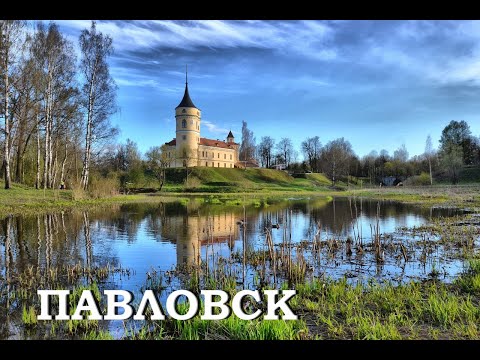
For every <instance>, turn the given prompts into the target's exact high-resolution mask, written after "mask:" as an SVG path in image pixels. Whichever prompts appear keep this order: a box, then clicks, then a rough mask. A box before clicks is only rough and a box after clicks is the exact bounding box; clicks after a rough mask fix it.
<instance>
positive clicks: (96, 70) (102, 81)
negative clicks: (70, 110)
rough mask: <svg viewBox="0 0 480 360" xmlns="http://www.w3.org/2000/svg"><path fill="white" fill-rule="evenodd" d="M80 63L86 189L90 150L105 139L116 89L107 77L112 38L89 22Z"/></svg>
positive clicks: (113, 106) (82, 43) (83, 172)
mask: <svg viewBox="0 0 480 360" xmlns="http://www.w3.org/2000/svg"><path fill="white" fill-rule="evenodd" d="M80 49H81V54H82V59H81V62H80V70H81V72H82V75H83V78H84V83H83V87H82V106H83V107H84V111H85V115H86V133H85V155H84V159H83V168H82V177H81V185H82V187H83V189H85V190H86V189H87V188H88V179H89V175H90V164H91V157H92V147H93V145H94V142H95V141H96V140H97V139H99V138H102V137H103V136H108V134H109V131H108V129H109V128H110V127H109V124H108V119H109V116H110V115H112V114H113V113H115V112H116V105H115V100H116V85H115V82H114V81H113V78H112V77H111V76H110V72H109V66H108V63H107V59H108V57H109V56H111V55H112V54H113V44H112V38H111V37H110V36H108V35H104V34H102V33H101V32H98V31H97V28H96V24H95V22H94V21H92V26H91V28H90V29H85V30H82V33H81V34H80Z"/></svg>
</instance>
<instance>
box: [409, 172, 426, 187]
mask: <svg viewBox="0 0 480 360" xmlns="http://www.w3.org/2000/svg"><path fill="white" fill-rule="evenodd" d="M405 185H412V186H426V185H430V175H429V174H427V173H426V172H422V173H421V174H420V175H416V176H411V177H409V178H408V179H407V180H406V181H405Z"/></svg>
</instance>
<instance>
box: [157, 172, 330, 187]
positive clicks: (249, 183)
mask: <svg viewBox="0 0 480 360" xmlns="http://www.w3.org/2000/svg"><path fill="white" fill-rule="evenodd" d="M185 175H186V172H185V169H168V171H167V184H166V186H165V187H164V190H165V191H169V192H179V191H188V192H244V191H312V190H316V191H319V190H320V191H321V190H322V189H325V190H326V187H328V186H330V184H331V182H330V181H329V180H328V179H327V178H326V177H325V176H324V175H323V174H305V177H304V178H294V177H292V176H290V175H288V174H287V173H286V172H285V171H280V170H272V169H262V168H254V169H222V168H204V167H200V168H192V169H189V176H188V183H187V184H186V185H185V178H186V176H185Z"/></svg>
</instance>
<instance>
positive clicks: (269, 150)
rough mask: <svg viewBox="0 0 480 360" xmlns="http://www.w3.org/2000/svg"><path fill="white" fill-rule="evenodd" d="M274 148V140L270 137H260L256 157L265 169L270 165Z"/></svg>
mask: <svg viewBox="0 0 480 360" xmlns="http://www.w3.org/2000/svg"><path fill="white" fill-rule="evenodd" d="M274 146H275V140H274V139H273V138H271V137H270V136H262V139H261V141H260V144H258V148H257V150H258V157H259V158H260V162H261V163H262V166H264V167H266V168H269V167H270V165H272V160H273V148H274Z"/></svg>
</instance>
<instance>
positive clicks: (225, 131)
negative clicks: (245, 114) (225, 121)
mask: <svg viewBox="0 0 480 360" xmlns="http://www.w3.org/2000/svg"><path fill="white" fill-rule="evenodd" d="M202 125H205V126H206V127H207V129H208V131H210V132H211V133H215V134H225V136H226V135H227V134H228V131H229V130H228V129H225V128H222V127H219V126H218V125H216V124H214V123H213V122H211V121H208V120H202Z"/></svg>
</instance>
